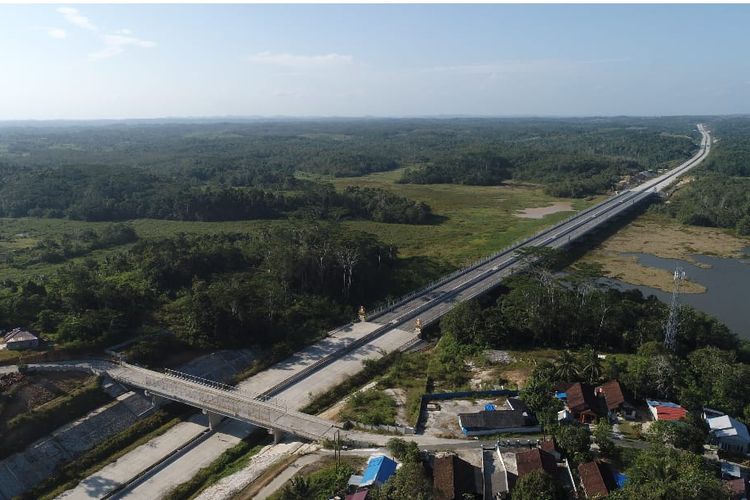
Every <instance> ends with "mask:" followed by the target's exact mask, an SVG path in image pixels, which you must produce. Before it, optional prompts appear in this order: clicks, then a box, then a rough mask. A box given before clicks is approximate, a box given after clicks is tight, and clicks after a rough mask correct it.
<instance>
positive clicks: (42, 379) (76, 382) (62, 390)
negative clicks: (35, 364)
mask: <svg viewBox="0 0 750 500" xmlns="http://www.w3.org/2000/svg"><path fill="white" fill-rule="evenodd" d="M91 380H93V377H92V376H91V375H87V374H83V373H45V374H33V375H30V374H25V375H23V378H22V379H21V380H20V381H19V382H17V383H16V384H13V386H12V387H10V388H9V389H8V390H7V391H6V392H5V393H3V394H4V395H5V396H6V397H7V399H6V403H5V405H3V406H2V408H1V409H0V418H2V419H3V420H5V421H7V420H10V419H11V418H13V417H15V416H16V415H20V414H21V413H26V412H27V411H30V410H33V409H34V408H38V407H40V406H42V405H44V404H46V403H49V402H50V401H53V400H54V399H55V398H58V397H60V396H62V395H64V394H68V393H69V392H71V391H72V390H73V389H76V388H78V387H80V386H82V385H85V384H87V383H88V382H89V381H91Z"/></svg>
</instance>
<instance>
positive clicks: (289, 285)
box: [0, 224, 396, 346]
mask: <svg viewBox="0 0 750 500" xmlns="http://www.w3.org/2000/svg"><path fill="white" fill-rule="evenodd" d="M395 258H396V249H395V248H393V247H391V246H387V245H384V244H382V243H380V242H378V241H377V240H375V239H374V238H373V237H372V236H371V235H368V234H364V233H358V232H352V231H345V230H344V229H343V228H341V227H339V226H335V225H333V226H330V225H323V226H317V225H314V224H306V225H296V226H295V225H293V226H291V227H285V228H279V229H271V230H269V231H266V232H263V233H261V234H222V235H206V236H187V235H178V236H176V237H173V238H165V239H161V240H144V241H140V242H138V243H136V244H135V245H134V246H132V247H131V248H129V249H128V250H125V251H120V252H117V253H114V254H112V255H111V256H109V257H107V259H105V260H103V261H93V260H89V261H86V262H83V263H80V264H67V265H65V266H63V267H62V268H60V269H59V270H58V271H57V272H56V273H55V274H54V275H52V276H50V277H49V278H48V279H44V280H38V281H29V282H26V283H12V282H9V283H6V287H5V288H4V289H3V290H2V291H0V328H6V329H7V328H12V327H14V326H19V325H21V326H27V327H31V328H34V329H36V330H38V331H40V332H43V333H45V334H48V335H50V336H52V337H53V338H54V339H55V340H57V341H58V342H59V343H62V344H65V345H69V346H97V345H102V344H103V343H106V342H112V341H113V340H115V339H121V338H124V337H127V336H129V335H132V334H133V333H134V332H135V331H137V330H138V328H140V327H141V326H143V325H144V324H151V325H157V326H164V327H167V328H168V329H170V330H171V331H173V332H174V333H176V334H177V335H178V337H179V338H181V339H182V340H184V341H186V342H187V343H189V344H192V345H197V346H241V345H253V344H266V345H269V344H277V343H281V342H292V343H295V342H298V341H300V340H301V339H304V338H305V337H308V338H309V336H310V335H311V332H312V333H313V334H316V333H319V332H321V331H324V330H325V329H327V328H330V327H332V326H334V325H336V324H337V323H339V322H343V321H345V320H346V319H348V318H349V317H350V315H351V311H353V310H354V309H355V308H356V306H358V305H359V304H360V303H368V302H372V301H375V300H376V299H377V298H379V297H381V296H382V294H383V293H384V291H385V290H387V289H388V287H389V284H390V276H391V273H392V270H393V266H394V263H395Z"/></svg>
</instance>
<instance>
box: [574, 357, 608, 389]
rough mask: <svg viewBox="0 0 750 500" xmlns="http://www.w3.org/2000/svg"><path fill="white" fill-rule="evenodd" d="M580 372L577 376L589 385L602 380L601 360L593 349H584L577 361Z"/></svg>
mask: <svg viewBox="0 0 750 500" xmlns="http://www.w3.org/2000/svg"><path fill="white" fill-rule="evenodd" d="M578 364H579V366H580V370H579V372H578V375H579V376H580V377H581V378H582V379H583V380H584V381H586V382H588V383H589V384H594V383H596V382H598V381H599V380H600V379H601V378H602V373H604V368H603V367H602V360H601V359H599V355H598V354H597V353H596V351H595V350H594V349H586V350H585V351H583V352H582V353H581V356H580V359H579V361H578Z"/></svg>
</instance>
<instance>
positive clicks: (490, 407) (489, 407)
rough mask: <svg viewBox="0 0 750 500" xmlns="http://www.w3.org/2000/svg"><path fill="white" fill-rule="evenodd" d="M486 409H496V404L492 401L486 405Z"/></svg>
mask: <svg viewBox="0 0 750 500" xmlns="http://www.w3.org/2000/svg"><path fill="white" fill-rule="evenodd" d="M484 409H485V411H495V405H493V404H492V403H487V404H486V405H484Z"/></svg>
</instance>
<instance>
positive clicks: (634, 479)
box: [610, 446, 727, 500]
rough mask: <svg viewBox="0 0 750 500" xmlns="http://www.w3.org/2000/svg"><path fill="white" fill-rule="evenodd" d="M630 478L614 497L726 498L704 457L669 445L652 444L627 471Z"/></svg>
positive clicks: (663, 499)
mask: <svg viewBox="0 0 750 500" xmlns="http://www.w3.org/2000/svg"><path fill="white" fill-rule="evenodd" d="M625 472H626V474H627V476H628V481H627V483H626V485H625V487H624V488H623V489H621V490H616V491H613V492H612V493H611V494H610V498H614V499H628V500H631V499H632V500H636V499H648V500H671V499H673V498H680V499H685V500H703V499H708V498H727V492H726V491H725V490H724V488H723V486H722V484H721V482H720V481H719V480H718V479H716V476H715V474H713V473H712V471H711V470H710V469H709V468H708V466H707V465H706V464H704V462H703V459H702V457H700V456H698V455H694V454H692V453H687V452H684V451H680V450H676V449H674V448H670V447H666V446H651V447H649V448H647V449H646V450H644V451H642V452H641V453H639V454H638V456H637V457H636V459H635V461H634V463H633V465H632V466H631V467H629V468H628V469H627V470H626V471H625Z"/></svg>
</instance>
